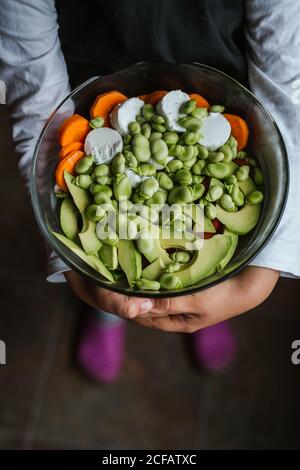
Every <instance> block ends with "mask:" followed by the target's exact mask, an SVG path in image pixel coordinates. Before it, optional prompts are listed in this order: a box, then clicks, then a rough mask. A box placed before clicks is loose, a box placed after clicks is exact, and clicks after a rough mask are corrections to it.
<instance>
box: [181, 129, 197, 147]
mask: <svg viewBox="0 0 300 470" xmlns="http://www.w3.org/2000/svg"><path fill="white" fill-rule="evenodd" d="M200 137H201V134H200V132H193V131H188V132H185V134H184V143H185V145H195V144H196V143H197V142H199V140H200Z"/></svg>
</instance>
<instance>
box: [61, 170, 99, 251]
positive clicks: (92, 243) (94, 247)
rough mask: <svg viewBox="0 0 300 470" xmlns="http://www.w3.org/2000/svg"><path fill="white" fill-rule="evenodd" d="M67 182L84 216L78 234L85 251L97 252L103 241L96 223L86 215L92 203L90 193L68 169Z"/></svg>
mask: <svg viewBox="0 0 300 470" xmlns="http://www.w3.org/2000/svg"><path fill="white" fill-rule="evenodd" d="M64 178H65V182H66V184H67V186H68V189H69V191H70V194H71V196H72V198H73V202H74V204H75V206H76V207H77V209H78V210H79V212H80V215H81V218H82V230H81V232H80V233H79V234H78V236H79V238H80V241H81V244H82V247H83V249H84V251H85V252H86V253H87V254H88V255H90V254H96V253H97V252H98V251H99V250H100V248H101V246H102V243H101V241H100V240H99V238H98V237H97V235H96V224H95V222H92V221H91V220H90V219H89V218H88V217H87V216H86V213H85V211H86V208H87V207H88V206H89V205H90V203H91V197H90V193H89V191H88V190H87V189H82V188H80V187H79V186H77V185H76V184H74V183H73V176H72V175H71V174H70V173H68V172H67V171H65V172H64Z"/></svg>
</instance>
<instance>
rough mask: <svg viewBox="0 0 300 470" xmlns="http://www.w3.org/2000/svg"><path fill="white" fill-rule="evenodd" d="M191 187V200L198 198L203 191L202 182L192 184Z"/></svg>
mask: <svg viewBox="0 0 300 470" xmlns="http://www.w3.org/2000/svg"><path fill="white" fill-rule="evenodd" d="M191 188H192V190H193V192H194V196H193V201H196V200H197V199H200V197H201V196H203V194H204V192H205V186H204V184H202V183H195V184H193V185H192V187H191Z"/></svg>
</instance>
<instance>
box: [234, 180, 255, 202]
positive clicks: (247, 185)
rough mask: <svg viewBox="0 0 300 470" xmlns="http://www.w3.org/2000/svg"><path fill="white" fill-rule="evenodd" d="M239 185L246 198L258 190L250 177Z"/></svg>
mask: <svg viewBox="0 0 300 470" xmlns="http://www.w3.org/2000/svg"><path fill="white" fill-rule="evenodd" d="M238 185H239V188H240V190H241V191H242V193H243V194H244V196H245V197H247V196H248V194H250V193H252V192H253V191H255V190H256V186H255V183H254V181H253V179H252V178H250V176H249V177H248V178H247V179H246V180H245V181H239V182H238Z"/></svg>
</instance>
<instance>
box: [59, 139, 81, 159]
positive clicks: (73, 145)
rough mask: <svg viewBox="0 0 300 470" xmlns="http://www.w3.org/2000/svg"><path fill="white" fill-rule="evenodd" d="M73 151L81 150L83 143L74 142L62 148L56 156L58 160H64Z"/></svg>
mask: <svg viewBox="0 0 300 470" xmlns="http://www.w3.org/2000/svg"><path fill="white" fill-rule="evenodd" d="M74 150H83V143H82V142H76V141H74V142H70V143H68V144H67V145H65V146H64V147H62V149H61V151H60V152H59V154H58V156H59V158H60V159H62V158H65V157H66V156H67V155H69V153H71V152H74Z"/></svg>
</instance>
